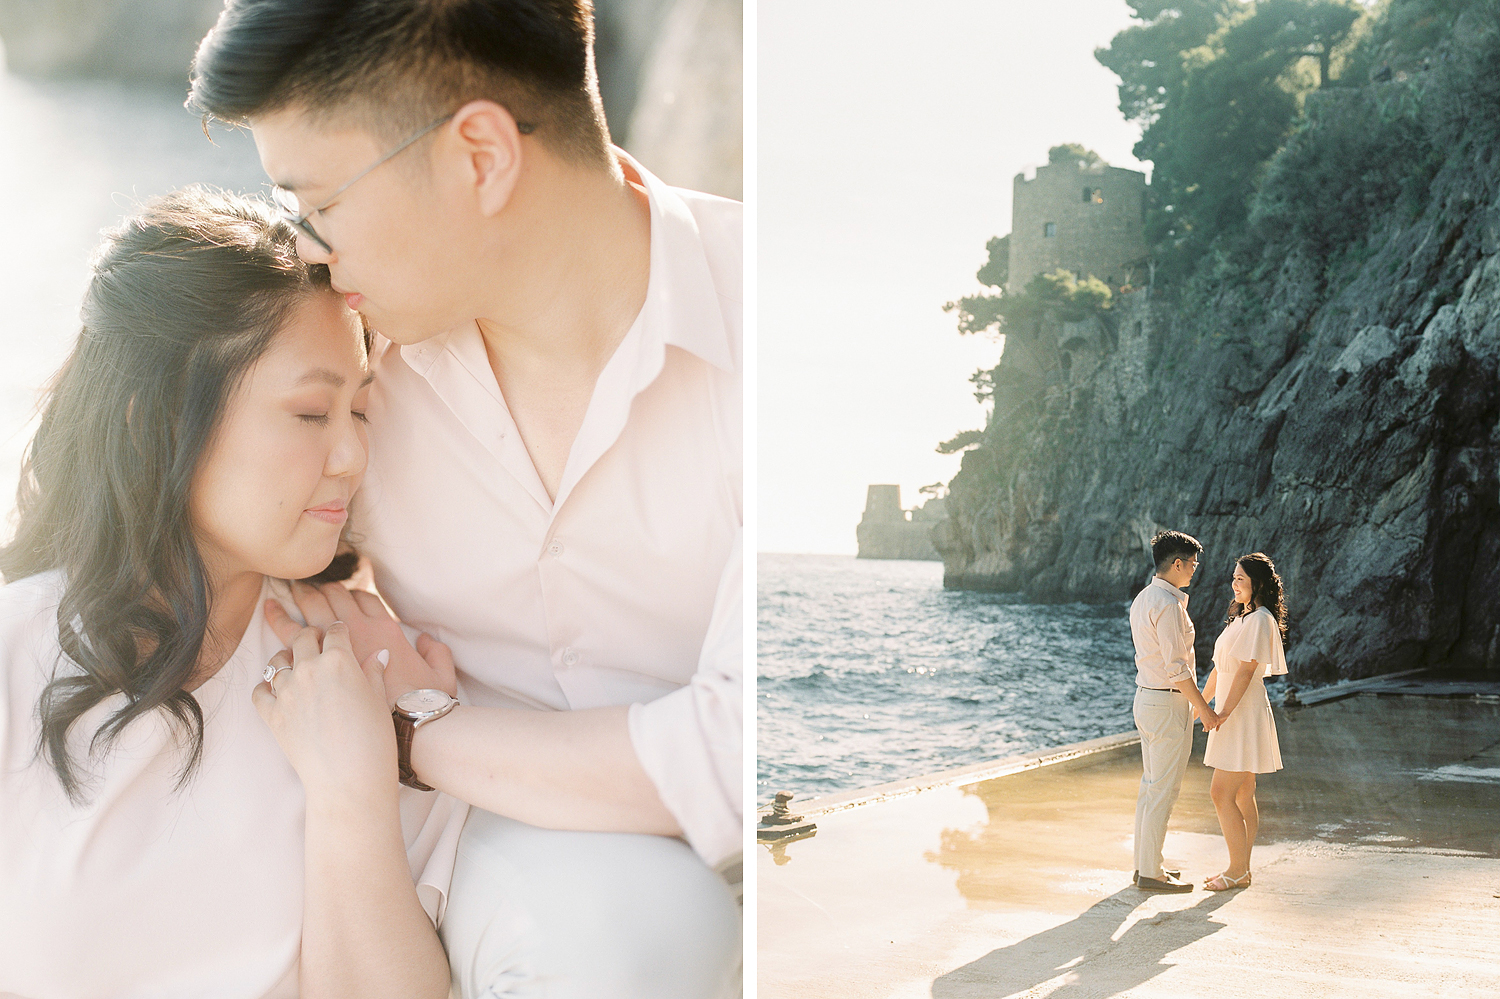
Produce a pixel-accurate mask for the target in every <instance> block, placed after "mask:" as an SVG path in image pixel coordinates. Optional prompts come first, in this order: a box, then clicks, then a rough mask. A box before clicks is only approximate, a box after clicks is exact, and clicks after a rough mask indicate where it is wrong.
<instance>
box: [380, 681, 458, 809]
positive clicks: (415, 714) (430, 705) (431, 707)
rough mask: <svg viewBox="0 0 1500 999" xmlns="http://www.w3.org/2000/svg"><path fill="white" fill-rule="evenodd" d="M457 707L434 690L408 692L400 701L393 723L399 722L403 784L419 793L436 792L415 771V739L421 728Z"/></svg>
mask: <svg viewBox="0 0 1500 999" xmlns="http://www.w3.org/2000/svg"><path fill="white" fill-rule="evenodd" d="M456 707H458V701H456V700H454V699H453V698H452V697H450V696H449V695H448V693H447V692H446V691H442V690H434V689H432V688H431V687H424V688H422V689H421V690H408V691H407V692H406V693H404V694H402V695H401V696H400V697H398V698H396V707H395V708H394V709H393V710H392V711H391V720H392V721H394V722H395V723H396V771H397V773H398V774H399V775H400V777H401V783H403V784H405V785H406V786H407V787H414V788H416V789H417V790H418V791H431V790H434V789H433V788H432V787H431V786H430V785H427V784H423V783H422V782H421V781H420V780H418V779H417V772H416V771H415V770H413V769H412V768H411V737H412V736H413V735H415V734H416V731H417V729H419V728H421V727H422V726H423V725H426V724H427V723H428V722H432V721H436V720H437V719H439V718H441V717H443V715H445V714H447V713H448V712H450V711H452V710H453V709H454V708H456Z"/></svg>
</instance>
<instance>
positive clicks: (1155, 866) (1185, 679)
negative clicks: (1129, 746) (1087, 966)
mask: <svg viewBox="0 0 1500 999" xmlns="http://www.w3.org/2000/svg"><path fill="white" fill-rule="evenodd" d="M1202 554H1203V546H1202V545H1200V544H1199V543H1198V541H1197V539H1195V538H1192V537H1189V536H1188V535H1186V534H1183V533H1181V532H1179V531H1163V532H1161V533H1160V534H1158V535H1157V536H1156V537H1154V538H1152V539H1151V557H1152V559H1153V560H1154V561H1155V562H1156V575H1155V576H1154V577H1153V578H1152V580H1151V582H1150V583H1148V584H1147V585H1146V588H1145V589H1143V590H1141V592H1140V593H1139V594H1137V595H1136V598H1135V601H1134V602H1133V603H1131V605H1130V637H1131V639H1132V640H1133V641H1134V642H1135V668H1136V677H1135V685H1136V692H1135V708H1134V714H1135V727H1136V730H1137V731H1139V732H1140V733H1141V771H1142V772H1141V790H1140V794H1139V795H1138V796H1137V798H1136V802H1135V875H1134V878H1133V880H1134V882H1135V885H1136V887H1138V888H1140V889H1141V890H1142V891H1150V892H1190V891H1192V890H1193V886H1192V884H1190V883H1188V882H1184V881H1182V880H1181V872H1180V871H1164V870H1162V866H1161V851H1162V846H1163V844H1164V843H1165V842H1166V839H1167V820H1168V819H1169V818H1170V817H1171V814H1172V806H1173V805H1174V804H1176V803H1177V795H1178V793H1179V792H1181V790H1182V775H1183V773H1184V772H1185V771H1186V770H1187V764H1188V754H1189V753H1190V752H1192V749H1193V713H1194V712H1196V713H1197V715H1198V717H1199V718H1201V719H1203V727H1204V728H1206V729H1209V730H1212V729H1214V728H1217V727H1218V725H1219V718H1218V716H1217V715H1215V714H1214V712H1213V709H1212V708H1210V707H1209V706H1208V702H1207V701H1205V700H1204V699H1203V694H1202V692H1201V691H1199V689H1198V671H1197V660H1196V659H1195V657H1194V653H1193V639H1194V633H1193V621H1192V619H1191V618H1189V617H1188V612H1187V604H1188V596H1187V594H1186V593H1184V592H1183V589H1184V588H1185V587H1186V586H1187V585H1188V584H1189V583H1191V582H1192V581H1193V573H1195V572H1197V571H1198V557H1199V556H1200V555H1202Z"/></svg>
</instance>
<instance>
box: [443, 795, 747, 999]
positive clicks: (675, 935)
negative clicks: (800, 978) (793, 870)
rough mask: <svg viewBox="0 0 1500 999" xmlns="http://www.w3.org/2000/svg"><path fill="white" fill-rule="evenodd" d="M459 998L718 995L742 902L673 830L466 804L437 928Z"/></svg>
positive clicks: (733, 987) (731, 968) (730, 991)
mask: <svg viewBox="0 0 1500 999" xmlns="http://www.w3.org/2000/svg"><path fill="white" fill-rule="evenodd" d="M439 935H440V936H441V937H442V940H443V946H444V948H445V949H446V950H447V952H448V963H449V966H450V968H451V969H452V973H453V995H454V996H457V997H459V999H523V997H524V999H723V997H729V996H736V995H738V994H739V989H740V960H741V954H740V909H739V906H738V905H737V904H736V902H735V899H734V896H733V895H732V894H731V893H730V890H729V887H728V886H727V885H726V884H725V883H724V881H723V880H722V879H721V878H720V877H719V876H718V875H716V874H715V873H714V872H713V871H711V870H709V868H708V867H706V866H705V865H704V864H703V862H702V861H701V860H700V859H699V858H698V856H697V855H696V854H695V853H693V851H692V850H691V849H689V848H688V847H687V845H686V844H684V843H683V842H681V841H680V840H675V839H667V838H666V837H663V836H644V835H635V834H630V833H592V832H559V831H556V830H551V829H538V828H536V827H535V826H529V825H526V824H525V823H522V822H516V821H515V820H513V819H507V818H504V817H502V816H499V815H495V814H494V813H492V812H487V811H484V810H483V809H479V808H474V809H471V810H470V812H469V819H468V822H467V823H466V824H465V825H464V831H463V837H462V839H460V841H459V847H458V859H457V861H456V863H455V866H454V871H453V885H452V888H451V889H450V890H449V893H448V907H447V910H446V912H445V913H444V915H443V925H442V927H441V928H440V930H439Z"/></svg>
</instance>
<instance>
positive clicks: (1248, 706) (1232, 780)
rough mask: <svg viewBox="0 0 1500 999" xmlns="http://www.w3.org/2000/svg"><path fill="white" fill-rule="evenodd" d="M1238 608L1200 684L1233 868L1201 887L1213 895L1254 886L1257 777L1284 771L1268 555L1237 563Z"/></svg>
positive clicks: (1279, 660)
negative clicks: (1272, 689)
mask: <svg viewBox="0 0 1500 999" xmlns="http://www.w3.org/2000/svg"><path fill="white" fill-rule="evenodd" d="M1230 585H1231V586H1232V587H1233V589H1234V603H1232V604H1230V606H1229V616H1228V618H1227V620H1226V624H1225V628H1224V630H1223V632H1222V633H1220V635H1219V639H1218V641H1216V642H1214V668H1213V671H1212V672H1211V673H1209V674H1208V682H1207V683H1206V684H1204V686H1203V696H1204V698H1205V699H1208V698H1213V699H1214V712H1215V713H1216V714H1217V715H1218V716H1219V727H1218V728H1216V729H1214V730H1213V731H1212V732H1210V733H1208V748H1207V749H1205V750H1204V752H1203V762H1204V763H1205V764H1207V765H1208V766H1210V767H1213V768H1214V778H1213V783H1212V784H1211V785H1210V789H1209V793H1210V795H1211V796H1212V797H1213V802H1214V811H1216V812H1217V813H1218V815H1219V828H1220V829H1222V830H1223V831H1224V842H1225V843H1226V844H1227V845H1228V847H1229V866H1228V867H1227V868H1225V870H1224V872H1223V873H1222V874H1216V875H1214V876H1213V877H1211V878H1209V879H1208V881H1206V882H1205V883H1204V887H1205V888H1207V889H1208V890H1209V891H1226V890H1228V889H1230V888H1248V887H1249V886H1250V850H1251V848H1252V847H1253V846H1254V845H1255V834H1256V832H1257V830H1258V828H1259V826H1260V813H1259V811H1258V810H1257V808H1256V804H1255V775H1256V774H1268V773H1274V772H1275V771H1277V770H1280V769H1281V750H1280V748H1279V747H1278V746H1277V744H1276V720H1275V719H1274V718H1273V717H1272V715H1271V702H1270V700H1269V698H1267V697H1266V684H1265V678H1266V677H1268V676H1279V675H1281V674H1284V673H1285V672H1286V657H1285V655H1284V654H1283V652H1282V640H1283V639H1284V638H1285V636H1286V605H1285V603H1284V600H1283V596H1282V590H1281V577H1280V576H1278V575H1277V574H1276V566H1275V565H1273V564H1272V563H1271V560H1270V558H1269V557H1267V556H1266V555H1264V554H1263V553H1261V552H1255V553H1253V554H1250V555H1246V556H1244V557H1242V558H1241V559H1239V560H1238V561H1237V562H1235V564H1234V579H1233V581H1232V583H1231V584H1230Z"/></svg>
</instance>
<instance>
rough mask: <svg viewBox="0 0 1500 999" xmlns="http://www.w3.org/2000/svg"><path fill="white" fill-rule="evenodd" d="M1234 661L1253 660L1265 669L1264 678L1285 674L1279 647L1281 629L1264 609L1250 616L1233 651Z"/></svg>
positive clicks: (1283, 656)
mask: <svg viewBox="0 0 1500 999" xmlns="http://www.w3.org/2000/svg"><path fill="white" fill-rule="evenodd" d="M1234 655H1235V658H1236V659H1240V660H1243V661H1245V662H1249V661H1251V660H1254V661H1255V662H1257V663H1260V664H1261V665H1262V666H1264V667H1265V673H1264V674H1263V675H1264V676H1281V675H1282V674H1284V673H1286V654H1285V652H1284V651H1283V649H1282V647H1281V628H1280V627H1279V626H1278V625H1277V623H1276V618H1275V617H1274V616H1272V614H1271V612H1270V611H1268V610H1266V609H1265V608H1264V607H1262V608H1260V609H1259V610H1257V611H1256V612H1255V613H1254V614H1252V615H1250V620H1248V621H1246V622H1245V627H1244V628H1243V629H1242V630H1241V632H1240V638H1239V641H1238V643H1236V647H1235V650H1234Z"/></svg>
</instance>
